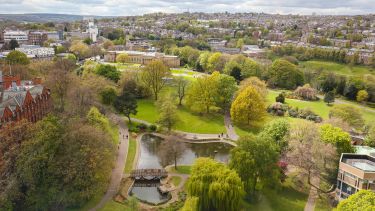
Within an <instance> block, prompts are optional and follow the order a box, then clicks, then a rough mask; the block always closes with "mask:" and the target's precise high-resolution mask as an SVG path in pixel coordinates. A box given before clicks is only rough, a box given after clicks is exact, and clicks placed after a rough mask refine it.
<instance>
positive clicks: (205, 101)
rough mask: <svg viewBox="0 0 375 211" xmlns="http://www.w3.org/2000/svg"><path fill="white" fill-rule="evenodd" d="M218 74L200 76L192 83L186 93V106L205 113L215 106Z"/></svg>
mask: <svg viewBox="0 0 375 211" xmlns="http://www.w3.org/2000/svg"><path fill="white" fill-rule="evenodd" d="M219 75H220V74H219V73H218V72H214V73H213V74H212V75H210V76H207V75H205V76H202V77H199V78H197V80H196V81H194V82H193V83H192V84H191V86H190V88H189V90H188V93H187V97H186V104H187V105H188V106H189V107H190V108H192V109H194V110H197V111H206V113H207V114H208V113H210V109H211V108H212V107H215V106H216V99H217V93H218V91H217V89H218V78H219Z"/></svg>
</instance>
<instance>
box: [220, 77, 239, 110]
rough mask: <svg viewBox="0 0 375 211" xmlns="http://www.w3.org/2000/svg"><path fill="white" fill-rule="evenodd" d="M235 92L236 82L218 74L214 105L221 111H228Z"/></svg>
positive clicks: (231, 78)
mask: <svg viewBox="0 0 375 211" xmlns="http://www.w3.org/2000/svg"><path fill="white" fill-rule="evenodd" d="M236 91H237V83H236V80H235V79H234V78H233V77H232V76H229V75H225V74H220V76H219V78H218V82H217V97H216V105H217V106H218V107H220V108H221V109H222V110H228V109H229V108H230V105H231V103H232V100H233V96H234V93H235V92H236Z"/></svg>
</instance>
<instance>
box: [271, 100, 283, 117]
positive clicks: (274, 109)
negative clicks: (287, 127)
mask: <svg viewBox="0 0 375 211" xmlns="http://www.w3.org/2000/svg"><path fill="white" fill-rule="evenodd" d="M287 110H288V106H287V105H284V104H282V103H280V102H276V103H274V104H272V105H270V106H268V108H267V112H268V113H270V114H272V115H276V116H284V114H285V112H286V111H287Z"/></svg>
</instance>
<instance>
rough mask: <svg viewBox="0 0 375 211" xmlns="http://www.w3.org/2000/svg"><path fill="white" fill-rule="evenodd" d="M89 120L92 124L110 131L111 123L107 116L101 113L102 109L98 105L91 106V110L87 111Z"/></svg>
mask: <svg viewBox="0 0 375 211" xmlns="http://www.w3.org/2000/svg"><path fill="white" fill-rule="evenodd" d="M86 118H87V121H88V122H89V123H90V125H93V126H96V127H99V128H100V129H102V130H103V131H106V132H110V127H111V126H110V124H109V120H108V118H107V117H105V116H104V115H103V114H101V113H100V111H99V110H98V109H97V108H96V107H91V109H90V110H89V112H88V113H87V116H86Z"/></svg>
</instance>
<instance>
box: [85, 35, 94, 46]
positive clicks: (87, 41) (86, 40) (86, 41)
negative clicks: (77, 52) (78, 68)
mask: <svg viewBox="0 0 375 211" xmlns="http://www.w3.org/2000/svg"><path fill="white" fill-rule="evenodd" d="M83 43H85V44H86V45H91V44H92V43H93V41H92V39H91V38H89V37H87V38H85V39H84V40H83Z"/></svg>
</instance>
